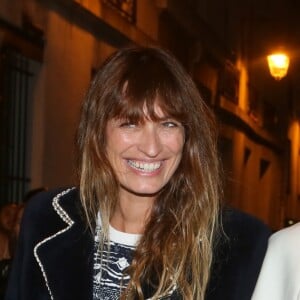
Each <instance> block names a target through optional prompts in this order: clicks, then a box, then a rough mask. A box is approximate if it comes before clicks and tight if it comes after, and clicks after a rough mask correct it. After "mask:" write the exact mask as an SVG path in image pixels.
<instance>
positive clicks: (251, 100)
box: [0, 0, 300, 230]
mask: <svg viewBox="0 0 300 300" xmlns="http://www.w3.org/2000/svg"><path fill="white" fill-rule="evenodd" d="M299 12H300V2H299V1H298V0H285V1H284V0H273V1H269V0H244V1H239V0H185V1H182V0H73V1H72V0H0V141H1V142H0V195H1V200H0V204H6V203H16V204H18V203H21V202H22V201H23V199H24V195H25V194H26V193H27V192H28V191H30V190H32V189H36V188H40V187H42V188H43V189H45V188H48V189H50V188H53V187H58V186H67V185H73V184H75V183H76V169H75V157H76V155H75V146H74V140H75V134H76V127H77V123H78V118H79V112H80V107H81V103H82V99H83V97H84V94H85V91H86V89H87V86H88V84H89V82H90V80H91V78H92V76H93V74H94V73H95V70H96V69H97V68H98V66H99V65H100V64H101V63H102V62H103V60H104V59H105V58H106V57H107V56H108V55H109V54H111V53H112V52H113V51H115V49H117V48H119V47H123V46H126V45H128V44H138V45H160V46H163V47H165V48H167V49H169V50H170V51H171V52H173V54H174V55H175V56H176V57H177V58H178V59H179V60H180V61H181V63H182V64H183V65H184V67H185V68H186V69H187V71H188V72H189V73H190V74H191V75H192V77H193V78H194V80H195V82H196V84H197V86H198V87H199V90H200V92H201V93H202V95H203V97H204V99H205V101H206V102H207V104H208V105H209V106H210V107H211V108H212V109H213V110H214V111H215V113H216V115H217V119H218V124H219V129H220V138H219V151H220V157H221V159H222V161H223V166H224V173H225V200H224V201H225V202H226V203H228V204H230V205H232V206H234V207H236V208H239V209H241V210H243V211H246V212H248V213H250V214H253V215H255V216H257V217H258V218H260V219H262V220H263V221H264V222H265V223H267V224H268V225H269V226H270V227H271V228H272V229H273V230H278V229H280V228H282V227H284V226H287V225H290V224H292V223H293V222H296V221H298V220H300V124H299V118H300V18H299ZM278 51H283V52H284V53H285V54H286V55H288V57H289V67H288V70H287V74H286V75H285V74H284V70H283V69H282V68H281V67H280V69H277V71H280V72H279V73H280V74H279V75H278V74H275V75H274V74H273V75H271V73H270V70H269V66H268V62H267V55H269V54H270V53H274V52H275V53H276V52H278ZM146 71H147V70H145V72H146ZM275 71H276V70H275ZM281 73H282V74H281Z"/></svg>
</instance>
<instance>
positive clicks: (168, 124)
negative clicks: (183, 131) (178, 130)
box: [162, 121, 179, 128]
mask: <svg viewBox="0 0 300 300" xmlns="http://www.w3.org/2000/svg"><path fill="white" fill-rule="evenodd" d="M162 125H163V126H164V127H166V128H173V127H178V125H179V124H178V123H177V122H174V121H166V122H163V123H162Z"/></svg>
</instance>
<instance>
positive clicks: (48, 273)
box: [5, 189, 269, 300]
mask: <svg viewBox="0 0 300 300" xmlns="http://www.w3.org/2000/svg"><path fill="white" fill-rule="evenodd" d="M60 192H62V191H60ZM57 193H58V192H57V191H51V192H46V193H41V194H39V195H38V196H37V197H36V198H35V199H32V200H31V201H30V203H29V204H28V206H27V208H26V209H25V212H24V217H23V221H22V226H21V233H20V238H19V243H18V249H17V252H16V255H15V258H14V263H13V266H12V270H11V274H10V279H9V284H8V288H7V293H6V298H5V299H6V300H50V299H53V300H92V282H93V279H92V275H93V245H94V237H93V236H92V234H91V233H90V231H89V230H88V228H87V226H86V224H85V223H84V217H83V211H82V207H81V204H80V199H79V194H78V190H77V189H73V190H70V191H68V193H66V192H62V193H63V194H61V195H60V197H57ZM223 221H224V229H225V232H226V233H227V235H228V238H224V237H223V238H222V239H221V240H220V241H219V242H218V243H217V245H216V257H215V263H214V266H213V270H212V278H211V282H210V284H209V288H208V291H207V299H208V300H216V299H222V300H224V299H225V300H226V299H228V300H229V299H230V300H247V299H250V296H251V294H252V291H253V289H254V285H255V282H256V279H257V276H258V272H259V269H260V266H261V263H262V260H263V257H264V254H265V250H266V245H267V238H268V235H269V231H268V229H267V228H266V226H265V225H263V224H262V223H261V222H260V221H258V220H257V219H255V218H253V217H251V216H249V215H246V214H243V213H240V212H237V211H235V210H232V211H231V210H230V211H229V210H224V216H223ZM144 292H145V294H146V295H147V294H148V295H149V296H150V295H151V294H152V291H151V289H150V288H147V287H144ZM172 299H181V297H180V296H178V295H177V296H176V295H175V296H173V297H172Z"/></svg>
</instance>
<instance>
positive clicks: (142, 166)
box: [128, 160, 161, 172]
mask: <svg viewBox="0 0 300 300" xmlns="http://www.w3.org/2000/svg"><path fill="white" fill-rule="evenodd" d="M128 164H129V165H130V166H131V167H132V168H134V169H137V170H140V171H144V172H153V171H155V170H157V169H159V168H160V166H161V162H155V163H143V162H139V161H135V160H128Z"/></svg>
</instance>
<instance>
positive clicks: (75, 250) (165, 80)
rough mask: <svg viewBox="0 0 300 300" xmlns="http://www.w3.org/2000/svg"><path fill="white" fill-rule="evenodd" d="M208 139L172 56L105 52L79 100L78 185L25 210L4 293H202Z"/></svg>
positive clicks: (209, 123) (211, 151) (215, 182)
mask: <svg viewBox="0 0 300 300" xmlns="http://www.w3.org/2000/svg"><path fill="white" fill-rule="evenodd" d="M216 139H217V135H216V130H215V123H214V118H213V116H212V114H211V112H210V110H209V109H208V108H207V107H206V105H205V103H204V101H203V100H202V98H201V96H200V95H199V92H198V90H197V88H196V86H195V84H194V83H193V81H192V79H191V78H190V76H189V75H188V74H187V73H186V72H185V70H184V69H183V68H182V67H181V66H180V64H179V63H178V62H177V61H176V59H175V58H174V57H173V56H172V55H171V54H169V53H168V52H166V51H164V50H162V49H159V48H151V47H148V48H144V47H132V48H125V49H121V50H119V51H117V52H116V53H114V54H113V55H112V56H111V57H110V58H108V59H107V60H106V61H105V62H104V64H103V65H102V66H101V68H100V69H99V71H98V73H97V74H96V76H95V77H94V80H93V82H92V83H91V86H90V88H89V90H88V92H87V96H86V99H85V101H84V104H83V109H82V115H81V121H80V125H79V129H78V150H79V151H78V152H79V177H80V180H79V187H78V188H76V189H68V190H65V191H61V192H60V193H57V192H50V193H47V194H45V195H44V196H41V197H40V198H39V200H38V201H37V200H36V201H32V202H31V203H30V205H29V207H28V208H27V209H26V212H25V215H24V228H25V227H26V228H27V230H25V229H24V230H23V234H21V236H23V240H22V238H21V244H22V243H24V245H23V246H22V248H23V247H24V248H26V249H31V250H32V252H33V253H34V255H32V254H31V253H30V254H24V253H23V252H21V251H19V254H18V258H17V259H16V262H15V266H14V269H13V272H12V273H13V275H12V278H16V281H17V282H18V283H17V284H16V283H15V285H14V284H13V280H12V283H11V285H10V288H9V293H8V294H9V297H8V298H7V299H20V298H19V296H20V295H21V293H22V299H25V300H27V299H28V300H29V299H30V300H32V299H44V298H43V297H44V295H49V296H50V297H51V299H84V300H87V299H89V300H91V299H93V300H97V299H187V300H192V299H197V300H201V299H204V295H205V290H206V286H207V283H208V279H209V275H210V267H211V262H212V253H213V251H212V248H213V243H214V240H215V238H216V236H217V235H218V232H219V226H218V215H219V193H220V180H219V164H218V158H217V153H216ZM47 207H48V210H49V211H50V213H49V212H48V213H47V212H46V211H47ZM28 228H32V229H30V230H28ZM33 228H34V229H33ZM87 228H89V230H87ZM32 231H33V232H32ZM29 252H30V251H29ZM25 261H26V262H30V263H31V264H30V265H27V264H26V263H24V262H25ZM29 272H30V274H31V276H30V278H27V277H26V278H22V279H21V280H20V279H19V274H28V273H29ZM41 275H42V276H41ZM41 281H44V285H42V284H41V285H40V286H34V287H33V282H35V283H36V282H41ZM61 283H62V284H61ZM32 291H34V292H32ZM36 295H39V296H36ZM45 297H46V296H45Z"/></svg>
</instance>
